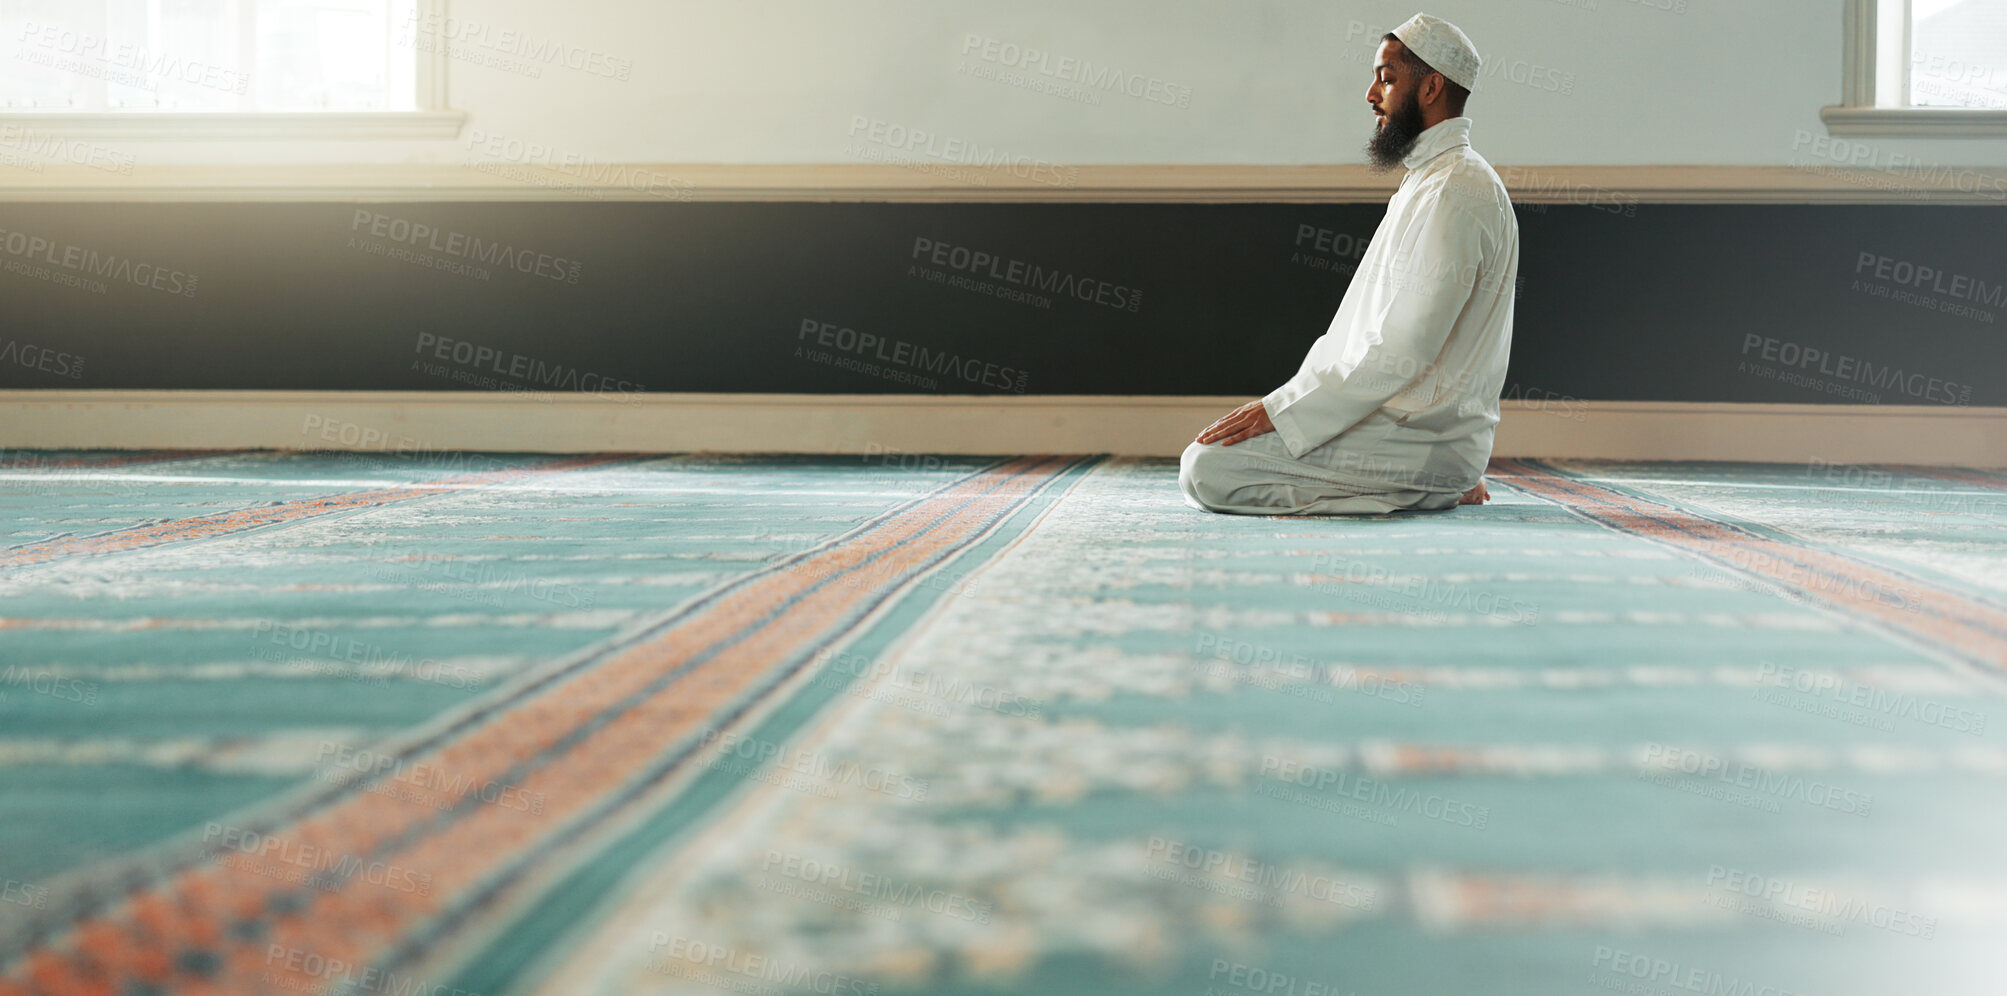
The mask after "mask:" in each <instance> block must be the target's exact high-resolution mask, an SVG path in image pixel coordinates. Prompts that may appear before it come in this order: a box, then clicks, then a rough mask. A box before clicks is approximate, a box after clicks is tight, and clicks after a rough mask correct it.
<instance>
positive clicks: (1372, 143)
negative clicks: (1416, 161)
mask: <svg viewBox="0 0 2007 996" xmlns="http://www.w3.org/2000/svg"><path fill="white" fill-rule="evenodd" d="M1406 54H1407V51H1406V47H1405V46H1402V45H1401V43H1400V42H1397V41H1386V42H1381V43H1380V49H1379V51H1378V52H1377V53H1375V54H1374V56H1373V85H1372V86H1371V87H1369V88H1367V90H1366V103H1368V104H1371V105H1372V107H1373V121H1374V124H1373V137H1372V139H1371V140H1369V141H1368V142H1367V143H1366V156H1367V159H1368V161H1369V162H1370V164H1371V165H1372V168H1373V169H1374V170H1376V171H1379V172H1385V171H1387V170H1390V169H1393V168H1394V167H1396V166H1399V165H1400V164H1401V160H1402V159H1403V158H1405V157H1406V156H1407V154H1408V153H1409V152H1410V151H1411V150H1413V149H1414V147H1415V140H1416V139H1418V138H1420V137H1421V134H1422V132H1423V131H1424V130H1425V129H1426V126H1425V125H1424V124H1423V121H1422V101H1421V93H1420V91H1421V84H1422V80H1423V79H1425V78H1426V77H1420V76H1417V75H1416V74H1415V72H1414V70H1412V69H1409V68H1408V63H1407V61H1406Z"/></svg>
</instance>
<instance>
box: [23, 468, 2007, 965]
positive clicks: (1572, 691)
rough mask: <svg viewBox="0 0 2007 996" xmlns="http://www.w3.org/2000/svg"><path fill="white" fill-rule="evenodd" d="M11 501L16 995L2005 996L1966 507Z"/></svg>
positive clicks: (1543, 483)
mask: <svg viewBox="0 0 2007 996" xmlns="http://www.w3.org/2000/svg"><path fill="white" fill-rule="evenodd" d="M1490 481H1491V488H1492V493H1493V495H1494V501H1493V502H1492V503H1491V504H1489V505H1486V506H1483V507H1477V508H1464V509H1458V510H1456V511H1453V512H1448V513H1440V514H1424V515H1411V516H1395V517H1384V518H1378V517H1376V518H1356V519H1335V518H1324V519H1318V518H1306V519H1274V518H1236V517H1226V516H1212V515H1206V514H1204V513H1199V512H1196V511H1193V510H1190V509H1188V508H1186V507H1185V506H1184V505H1183V503H1182V501H1181V499H1180V496H1179V495H1178V492H1177V487H1176V466H1175V465H1174V464H1173V463H1170V462H1166V461H1126V460H1109V459H1075V458H1043V459H1041V458H1023V459H1017V460H1003V459H992V458H960V459H949V460H942V461H929V462H927V464H926V465H924V466H918V467H916V466H914V465H913V462H912V461H908V462H907V465H906V466H904V467H896V466H888V465H887V464H886V463H884V462H882V461H878V462H873V461H867V460H862V459H858V458H839V457H757V458H755V457H729V456H715V455H671V456H655V455H620V454H607V455H597V456H584V457H579V456H540V455H473V454H467V455H458V454H444V455H429V456H390V455H333V454H273V453H148V454H131V453H123V454H119V453H11V454H8V459H7V460H6V461H5V462H4V465H0V514H4V516H5V523H6V525H5V530H6V540H5V541H4V546H5V549H4V550H0V664H4V670H0V806H4V809H0V811H4V812H5V813H6V814H7V818H6V819H5V820H4V821H0V996H7V994H12V993H90V992H104V993H120V994H123V993H132V992H200V993H210V992H215V993H235V992H274V993H278V992H292V993H299V992H326V993H353V994H364V993H412V992H417V993H441V994H443V993H451V992H456V991H457V992H466V993H484V994H503V993H529V992H540V993H550V994H573V993H593V994H609V996H612V994H626V993H683V992H691V993H712V992H717V991H720V990H724V991H733V992H771V993H797V992H799V993H825V994H826V993H855V994H859V996H866V994H881V993H883V994H890V993H899V992H941V993H1002V992H1024V993H1072V992H1080V993H1186V994H1191V996H1202V994H1209V993H1220V994H1236V993H1281V994H1291V996H1315V994H1325V996H1339V994H1346V993H1356V994H1360V996H1367V994H1401V993H1426V994H1437V993H1487V994H1529V996H1533V994H1539V996H1549V994H1568V993H1605V992H1618V993H1649V994H1661V993H1664V994H1672V993H1686V992H1697V993H1751V994H1781V993H1806V994H1811V993H1824V994H1835V993H1838V994H1847V993H1891V992H1902V993H1929V994H1938V993H1946V994H1950V993H1991V992H1997V991H1999V982H1998V980H1999V979H2000V978H2001V976H2002V972H2003V969H2007V963H2003V962H2007V956H2002V955H2001V954H1999V953H1998V952H1999V944H1998V939H1999V938H2000V937H2002V936H2007V857H2003V855H2002V849H2001V848H2000V847H1999V846H1998V842H1999V840H2000V831H1999V828H2000V826H2001V822H2002V818H2003V816H2007V747H2003V745H2002V742H2001V733H2000V732H1999V729H1998V727H1999V724H2000V722H2001V721H2002V717H2001V716H2000V715H1999V713H2000V711H2001V710H2000V701H2001V700H2000V693H2001V690H2002V687H2003V685H2002V676H2003V673H2007V476H2003V475H2002V474H2000V473H1998V472H1987V471H1969V470H1957V471H1954V470H1937V469H1922V468H1834V467H1825V466H1814V467H1812V468H1809V469H1808V468H1805V467H1797V466H1757V465H1725V464H1724V465H1701V464H1636V463H1630V464H1593V463H1566V464H1547V463H1538V462H1519V461H1501V462H1499V463H1497V464H1495V465H1494V468H1493V474H1492V476H1491V477H1490Z"/></svg>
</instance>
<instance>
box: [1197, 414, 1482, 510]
mask: <svg viewBox="0 0 2007 996" xmlns="http://www.w3.org/2000/svg"><path fill="white" fill-rule="evenodd" d="M1341 438H1342V437H1341ZM1327 451H1328V452H1327ZM1362 464H1363V465H1365V466H1371V465H1372V464H1371V463H1369V462H1362V461H1361V460H1360V459H1359V458H1357V457H1356V456H1354V455H1350V454H1346V453H1344V452H1343V451H1341V450H1340V449H1339V441H1338V440H1333V441H1331V442H1329V443H1326V444H1325V445H1323V446H1320V447H1318V448H1317V449H1314V450H1311V451H1310V452H1308V453H1305V454H1304V455H1303V459H1301V460H1298V459H1296V458H1294V457H1291V456H1290V455H1289V449H1288V448H1287V447H1285V446H1283V445H1282V437H1280V436H1278V435H1276V434H1275V433H1273V432H1268V433H1263V434H1261V435H1259V436H1255V437H1254V438H1252V439H1243V440H1241V441H1240V442H1238V443H1235V444H1233V445H1232V446H1221V445H1220V444H1218V443H1210V444H1204V445H1201V444H1199V443H1193V444H1191V445H1190V446H1187V447H1185V455H1184V457H1183V458H1182V459H1181V460H1180V461H1179V466H1178V486H1179V487H1180V488H1182V489H1183V490H1184V492H1185V503H1186V504H1188V505H1191V506H1192V507H1193V508H1198V509H1203V510H1205V511H1208V512H1228V513H1232V514H1235V515H1384V514H1386V513H1389V512H1409V511H1416V512H1435V511H1441V510H1442V509H1446V508H1454V507H1456V503H1457V501H1458V500H1459V499H1461V498H1462V497H1463V493H1464V492H1465V491H1468V490H1470V487H1475V486H1476V484H1475V482H1473V483H1472V484H1471V485H1470V486H1469V487H1464V488H1461V489H1458V490H1453V491H1419V490H1418V491H1404V490H1398V489H1392V488H1391V486H1388V485H1377V486H1376V485H1373V484H1371V483H1368V482H1365V481H1362V480H1361V479H1360V478H1358V477H1356V476H1351V475H1345V474H1339V473H1336V472H1334V471H1333V470H1332V469H1331V468H1332V467H1334V466H1353V467H1357V466H1361V465H1362Z"/></svg>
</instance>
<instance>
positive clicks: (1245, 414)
mask: <svg viewBox="0 0 2007 996" xmlns="http://www.w3.org/2000/svg"><path fill="white" fill-rule="evenodd" d="M1274 431H1275V423H1274V422H1271V421H1269V420H1268V409H1266V408H1264V407H1262V405H1261V402H1259V401H1250V402H1248V403H1247V404H1244V405H1242V406H1240V407H1239V408H1236V409H1234V410H1233V411H1230V412H1228V413H1226V415H1225V416H1224V417H1223V418H1221V419H1220V420H1219V421H1217V422H1214V423H1213V424H1211V425H1209V426H1206V429H1205V431H1204V432H1201V433H1199V442H1200V443H1218V444H1220V445H1221V446H1232V445H1233V444H1235V443H1238V442H1240V441H1241V440H1243V439H1253V438H1254V437H1256V436H1259V435H1261V434H1262V433H1264V432H1274Z"/></svg>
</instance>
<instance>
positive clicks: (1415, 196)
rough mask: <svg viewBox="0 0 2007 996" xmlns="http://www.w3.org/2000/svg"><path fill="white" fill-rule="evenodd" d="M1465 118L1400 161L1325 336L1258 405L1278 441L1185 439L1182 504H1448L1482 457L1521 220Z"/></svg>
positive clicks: (1499, 386)
mask: <svg viewBox="0 0 2007 996" xmlns="http://www.w3.org/2000/svg"><path fill="white" fill-rule="evenodd" d="M1470 124H1471V122H1470V119H1469V118H1461V117H1459V118H1450V119H1449V120H1447V121H1443V122H1440V123H1438V124H1436V125H1434V126H1433V127H1431V128H1429V129H1428V130H1427V131H1424V132H1422V134H1421V137H1420V138H1418V139H1417V140H1416V142H1415V146H1414V149H1413V150H1412V151H1411V152H1410V153H1409V154H1408V155H1407V157H1406V158H1405V159H1404V160H1403V163H1404V165H1406V166H1407V168H1408V173H1407V175H1406V176H1404V177H1403V178H1402V179H1401V186H1400V189H1399V190H1397V191H1396V192H1395V193H1394V196H1393V199H1392V200H1391V201H1390V202H1388V205H1387V216H1386V217H1385V218H1384V219H1382V220H1381V222H1380V227H1379V228H1378V229H1377V230H1375V231H1374V233H1373V239H1372V242H1371V243H1370V244H1369V245H1368V247H1367V249H1366V254H1365V256H1364V258H1363V259H1361V260H1360V263H1359V268H1358V271H1357V272H1356V273H1355V274H1354V275H1353V278H1352V284H1351V286H1350V287H1349V288H1347V289H1346V291H1345V299H1344V301H1343V302H1342V303H1341V304H1339V306H1338V314H1337V316H1336V317H1334V318H1333V319H1332V320H1331V326H1330V328H1329V329H1327V330H1326V331H1325V333H1324V334H1323V335H1322V336H1321V337H1319V338H1318V340H1317V341H1316V342H1315V343H1314V344H1312V345H1311V347H1310V352H1309V354H1308V355H1307V356H1305V357H1304V359H1303V365H1302V367H1301V368H1299V369H1298V370H1297V372H1296V376H1294V377H1291V378H1290V379H1289V381H1288V383H1285V384H1283V385H1282V386H1281V387H1278V388H1276V389H1275V390H1274V391H1272V392H1270V393H1269V394H1268V396H1267V397H1265V398H1263V399H1262V406H1263V407H1264V408H1266V409H1267V410H1268V417H1269V419H1270V421H1272V422H1274V423H1275V432H1273V433H1268V434H1264V435H1261V436H1256V437H1254V438H1253V439H1249V440H1245V441H1243V442H1240V443H1236V444H1234V445H1233V446H1230V447H1223V446H1220V445H1218V444H1212V445H1209V446H1200V445H1199V444H1197V443H1194V444H1192V446H1191V447H1190V448H1188V449H1187V450H1186V452H1185V460H1184V463H1185V466H1184V468H1183V473H1182V474H1181V475H1180V477H1181V482H1182V483H1183V484H1184V486H1185V492H1186V494H1187V496H1188V497H1190V499H1191V500H1192V503H1193V504H1195V505H1198V506H1199V507H1202V508H1208V509H1212V510H1215V511H1224V512H1249V513H1255V514H1286V513H1291V512H1313V513H1343V512H1386V511H1398V510H1401V509H1407V508H1444V507H1448V506H1450V505H1454V504H1455V499H1456V498H1457V497H1460V496H1461V495H1462V494H1463V493H1464V492H1465V491H1468V490H1470V489H1471V488H1472V487H1474V486H1476V484H1477V483H1478V481H1479V480H1480V479H1481V478H1482V476H1483V474H1484V467H1485V464H1486V462H1487V461H1488V460H1489V459H1490V457H1491V446H1492V436H1493V432H1494V429H1495V427H1496V426H1497V424H1498V397H1499V393H1500V392H1501V391H1502V390H1503V388H1504V386H1505V366H1506V359H1507V354H1508V353H1509V351H1510V349H1511V346H1512V307H1513V300H1514V291H1515V286H1514V285H1515V284H1516V282H1517V281H1518V277H1519V223H1518V221H1517V220H1516V219H1515V218H1514V217H1513V214H1512V201H1511V199H1510V198H1508V197H1507V196H1506V192H1505V184H1504V183H1502V182H1500V180H1499V178H1498V174H1497V173H1496V172H1494V171H1493V170H1492V168H1491V164H1489V163H1487V162H1485V160H1484V157H1482V156H1480V155H1478V154H1477V152H1475V151H1474V150H1472V149H1471V147H1470Z"/></svg>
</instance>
